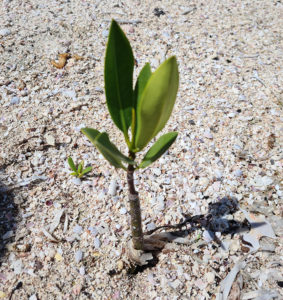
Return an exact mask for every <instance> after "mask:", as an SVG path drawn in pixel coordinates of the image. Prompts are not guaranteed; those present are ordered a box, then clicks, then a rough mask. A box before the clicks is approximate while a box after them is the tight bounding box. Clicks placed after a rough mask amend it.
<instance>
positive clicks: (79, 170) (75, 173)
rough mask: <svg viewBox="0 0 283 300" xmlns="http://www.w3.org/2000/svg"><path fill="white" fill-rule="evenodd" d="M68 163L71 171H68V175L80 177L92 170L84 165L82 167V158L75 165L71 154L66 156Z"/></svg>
mask: <svg viewBox="0 0 283 300" xmlns="http://www.w3.org/2000/svg"><path fill="white" fill-rule="evenodd" d="M68 164H69V166H70V168H71V169H72V171H73V172H72V173H70V175H72V176H75V177H77V178H82V177H83V176H84V175H86V174H87V173H89V172H90V171H91V170H92V167H86V168H85V169H84V161H83V160H82V161H81V162H80V163H79V165H78V166H77V167H76V165H75V164H74V161H73V159H72V157H71V156H70V157H69V158H68Z"/></svg>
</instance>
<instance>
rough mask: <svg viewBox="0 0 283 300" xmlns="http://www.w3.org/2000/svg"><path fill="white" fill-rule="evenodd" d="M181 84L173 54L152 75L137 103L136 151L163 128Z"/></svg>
mask: <svg viewBox="0 0 283 300" xmlns="http://www.w3.org/2000/svg"><path fill="white" fill-rule="evenodd" d="M178 85H179V74H178V65H177V61H176V57H175V56H172V57H170V58H169V59H167V60H166V61H165V62H163V63H162V64H161V66H160V67H159V68H158V69H157V70H156V71H155V72H154V73H153V74H152V75H151V77H150V78H149V80H148V82H147V84H146V86H145V88H144V91H143V92H142V95H141V98H140V100H139V102H138V103H137V116H136V118H137V122H136V124H137V127H136V134H135V145H134V146H135V148H136V151H140V150H141V149H143V148H144V147H145V146H146V145H147V144H148V142H149V141H150V140H151V139H152V138H153V137H154V136H156V135H157V133H158V132H159V131H160V130H162V129H163V127H164V126H165V124H166V123H167V121H168V119H169V117H170V115H171V112H172V110H173V106H174V104H175V100H176V96H177V91H178Z"/></svg>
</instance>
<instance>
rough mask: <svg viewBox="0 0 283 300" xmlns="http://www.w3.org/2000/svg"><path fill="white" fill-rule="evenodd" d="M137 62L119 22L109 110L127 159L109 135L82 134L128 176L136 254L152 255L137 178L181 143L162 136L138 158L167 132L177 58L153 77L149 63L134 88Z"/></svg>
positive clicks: (113, 35) (113, 39) (110, 54)
mask: <svg viewBox="0 0 283 300" xmlns="http://www.w3.org/2000/svg"><path fill="white" fill-rule="evenodd" d="M133 71H134V56H133V53H132V48H131V46H130V43H129V41H128V39H127V37H126V36H125V34H124V32H123V31H122V29H121V28H120V27H119V25H118V24H117V22H116V21H114V20H112V23H111V27H110V32H109V37H108V44H107V49H106V57H105V67H104V81H105V93H106V101H107V106H108V110H109V112H110V115H111V118H112V120H113V122H114V123H115V125H116V126H117V127H118V128H119V129H120V130H121V131H122V133H123V135H124V137H125V142H126V144H127V146H128V149H129V152H128V155H124V154H122V153H121V152H120V151H119V150H118V148H117V147H116V146H115V145H114V144H113V143H111V141H110V140H109V137H108V134H107V133H106V132H99V131H98V130H96V129H92V128H83V129H82V130H81V131H82V133H83V134H85V135H86V136H87V137H88V139H89V140H90V141H91V142H92V143H93V145H94V146H96V147H97V149H98V150H99V151H100V152H101V154H102V155H103V156H104V157H105V158H106V159H107V160H108V161H109V162H110V164H111V165H113V166H114V167H115V168H122V169H124V170H125V171H126V172H127V183H128V194H129V204H130V215H131V233H132V242H133V248H134V249H136V250H147V249H146V247H145V243H144V237H143V230H142V224H141V209H140V200H139V195H138V192H137V191H136V189H135V185H134V172H135V171H136V170H137V169H140V168H145V167H147V166H149V165H150V164H151V163H153V162H154V161H156V160H157V159H158V158H159V157H160V156H161V155H162V154H164V153H165V152H166V151H167V149H168V148H169V147H170V146H171V145H172V144H173V142H174V141H175V139H176V138H177V135H178V133H177V132H169V133H166V134H164V135H162V136H161V137H160V138H159V139H158V140H157V141H156V143H155V144H154V145H153V146H152V147H151V148H150V149H149V150H148V151H147V153H146V154H145V155H144V157H143V159H142V160H141V162H138V161H136V154H137V153H138V152H140V151H142V150H143V149H144V148H145V147H146V146H147V144H148V143H149V142H150V141H151V140H152V139H153V138H154V137H155V136H156V135H157V134H158V133H159V132H160V131H161V130H162V129H163V128H164V126H165V124H166V123H167V121H168V119H169V117H170V115H171V112H172V109H173V106H174V103H175V100H176V95H177V91H178V85H179V73H178V66H177V62H176V57H175V56H172V57H170V58H169V59H167V60H166V61H164V62H163V63H162V64H161V65H160V66H159V68H158V69H157V70H156V71H155V72H154V73H152V71H151V68H150V65H149V64H148V63H147V64H145V66H144V67H143V68H142V70H141V71H140V73H139V75H138V78H137V81H136V84H135V86H134V87H133Z"/></svg>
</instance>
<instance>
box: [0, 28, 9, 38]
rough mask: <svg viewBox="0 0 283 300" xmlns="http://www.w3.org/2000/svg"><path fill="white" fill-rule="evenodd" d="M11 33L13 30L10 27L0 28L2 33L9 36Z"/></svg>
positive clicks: (0, 33)
mask: <svg viewBox="0 0 283 300" xmlns="http://www.w3.org/2000/svg"><path fill="white" fill-rule="evenodd" d="M9 34H11V30H10V29H8V28H3V29H0V35H2V36H7V35H9Z"/></svg>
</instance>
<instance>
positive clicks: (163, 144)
mask: <svg viewBox="0 0 283 300" xmlns="http://www.w3.org/2000/svg"><path fill="white" fill-rule="evenodd" d="M177 135H178V132H169V133H166V134H164V135H162V136H161V137H160V138H159V139H158V140H157V141H156V142H155V144H154V145H153V146H152V147H151V148H150V149H149V150H148V152H147V153H146V155H145V157H144V159H143V160H142V162H141V163H140V165H139V166H138V167H139V168H145V167H147V166H149V165H150V164H152V163H153V162H154V161H156V160H157V159H158V158H159V157H160V156H161V155H162V154H163V153H165V152H166V151H167V150H168V149H169V147H170V146H171V145H172V144H173V143H174V141H175V140H176V138H177Z"/></svg>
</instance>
